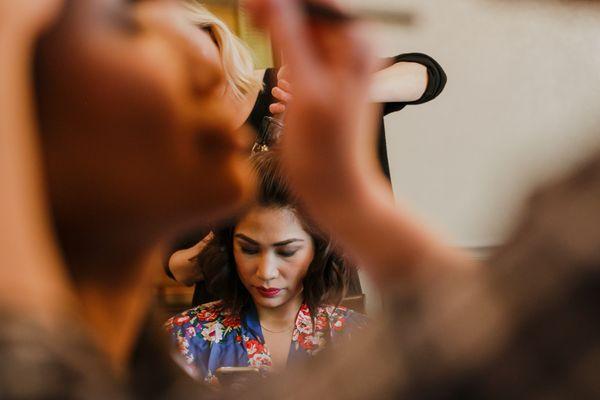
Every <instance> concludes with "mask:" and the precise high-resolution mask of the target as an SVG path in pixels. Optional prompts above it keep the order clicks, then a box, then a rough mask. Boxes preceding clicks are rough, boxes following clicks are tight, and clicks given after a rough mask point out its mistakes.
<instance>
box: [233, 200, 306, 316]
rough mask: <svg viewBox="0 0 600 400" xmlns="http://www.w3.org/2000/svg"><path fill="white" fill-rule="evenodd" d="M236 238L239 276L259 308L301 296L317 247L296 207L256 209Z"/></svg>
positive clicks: (282, 303)
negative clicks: (294, 209) (303, 282)
mask: <svg viewBox="0 0 600 400" xmlns="http://www.w3.org/2000/svg"><path fill="white" fill-rule="evenodd" d="M233 240H234V245H233V254H234V258H235V263H236V267H237V271H238V275H239V277H240V280H241V281H242V284H243V285H244V287H245V288H246V289H247V290H248V292H249V293H250V296H251V297H252V300H253V301H254V304H255V305H256V306H257V307H264V308H278V307H282V306H285V305H287V304H288V303H289V302H290V301H293V300H295V299H298V296H301V294H302V289H303V285H302V281H303V279H304V277H305V276H306V273H307V271H308V267H309V266H310V264H311V262H312V260H313V257H314V252H315V250H314V245H313V240H312V238H311V236H310V235H309V234H308V233H307V232H306V231H305V230H304V228H303V226H302V223H301V222H300V220H299V219H298V217H297V216H296V213H295V212H294V211H293V210H291V209H289V208H285V207H284V208H274V207H268V208H265V207H256V208H253V209H252V210H251V211H250V212H249V213H247V214H246V215H245V216H244V218H242V220H241V221H240V222H239V223H238V225H237V226H236V228H235V232H234V239H233Z"/></svg>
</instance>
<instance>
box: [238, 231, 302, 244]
mask: <svg viewBox="0 0 600 400" xmlns="http://www.w3.org/2000/svg"><path fill="white" fill-rule="evenodd" d="M234 237H236V238H238V239H241V240H243V241H245V242H248V243H250V244H253V245H256V246H260V243H258V242H257V241H256V240H254V239H251V238H249V237H248V236H246V235H244V234H243V233H236V234H235V235H234ZM296 242H304V239H296V238H293V239H287V240H283V241H281V242H277V243H273V244H272V245H271V246H273V247H282V246H287V245H288V244H291V243H296Z"/></svg>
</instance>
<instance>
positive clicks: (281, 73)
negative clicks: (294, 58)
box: [277, 65, 290, 81]
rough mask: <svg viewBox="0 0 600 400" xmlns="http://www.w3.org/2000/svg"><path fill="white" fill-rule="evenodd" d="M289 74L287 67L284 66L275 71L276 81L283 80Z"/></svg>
mask: <svg viewBox="0 0 600 400" xmlns="http://www.w3.org/2000/svg"><path fill="white" fill-rule="evenodd" d="M289 74H290V73H289V71H288V66H287V65H284V66H282V67H281V68H279V71H277V80H278V81H281V80H285V79H286V78H287V77H288V76H289Z"/></svg>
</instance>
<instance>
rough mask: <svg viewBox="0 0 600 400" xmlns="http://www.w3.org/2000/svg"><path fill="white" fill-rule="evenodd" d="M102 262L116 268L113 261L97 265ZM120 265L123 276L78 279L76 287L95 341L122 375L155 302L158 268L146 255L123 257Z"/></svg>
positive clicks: (125, 371) (85, 319)
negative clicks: (149, 310) (154, 293)
mask: <svg viewBox="0 0 600 400" xmlns="http://www.w3.org/2000/svg"><path fill="white" fill-rule="evenodd" d="M102 265H105V266H106V267H107V268H110V269H111V270H115V268H114V264H113V265H108V264H103V263H101V262H100V261H97V263H96V266H95V268H102ZM119 265H122V271H123V275H122V276H114V277H113V278H112V279H110V282H109V281H103V280H99V279H90V280H87V281H84V282H79V283H78V288H77V289H78V293H79V297H80V299H81V304H82V308H83V310H82V311H83V317H84V321H85V322H86V323H87V328H88V330H89V333H90V336H91V338H92V340H93V341H94V342H95V344H96V345H97V347H98V348H99V349H100V351H101V352H102V353H104V355H105V356H106V357H107V359H108V361H109V362H110V364H111V366H112V368H113V371H114V372H115V373H116V374H117V375H119V376H123V375H124V374H126V373H127V365H128V363H129V360H130V356H131V353H132V352H133V349H134V346H135V342H136V339H137V337H138V336H139V333H140V331H139V330H140V327H141V325H142V324H143V322H144V319H145V318H146V316H147V311H148V308H149V305H150V304H151V301H152V293H153V292H152V288H153V284H154V282H155V278H156V276H155V270H156V268H154V265H153V264H152V263H150V262H148V261H147V260H146V259H144V258H143V257H139V258H138V259H137V260H136V259H132V260H129V261H126V260H123V261H122V262H120V263H119ZM88 267H89V265H88Z"/></svg>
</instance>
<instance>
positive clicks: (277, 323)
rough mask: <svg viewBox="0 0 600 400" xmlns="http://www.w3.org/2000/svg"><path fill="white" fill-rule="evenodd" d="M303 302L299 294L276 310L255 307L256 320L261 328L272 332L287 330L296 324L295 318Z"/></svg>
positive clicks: (301, 295)
mask: <svg viewBox="0 0 600 400" xmlns="http://www.w3.org/2000/svg"><path fill="white" fill-rule="evenodd" d="M303 300H304V296H303V294H302V292H300V293H298V295H296V297H294V298H293V299H290V301H288V302H287V303H285V304H282V305H281V306H279V307H276V308H270V307H261V306H259V305H256V311H257V314H258V320H259V321H260V324H261V326H263V327H266V328H267V329H271V330H273V331H279V330H283V329H287V328H289V327H290V326H292V325H293V324H294V323H295V322H296V317H297V315H298V311H299V310H300V307H301V306H302V302H303Z"/></svg>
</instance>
